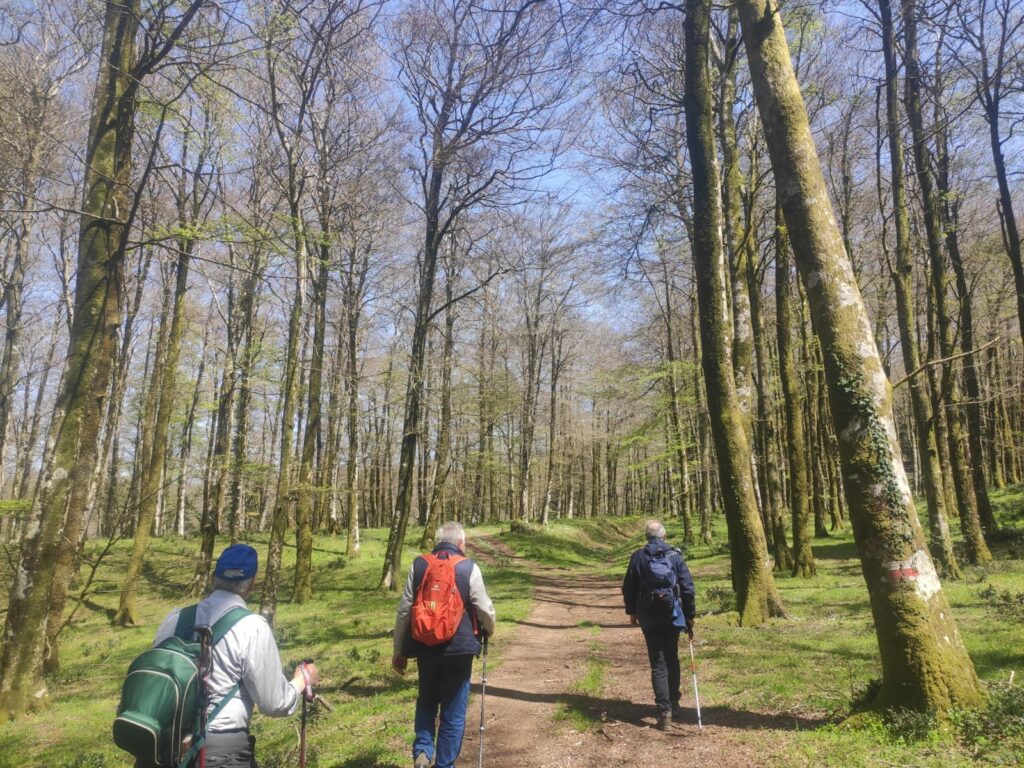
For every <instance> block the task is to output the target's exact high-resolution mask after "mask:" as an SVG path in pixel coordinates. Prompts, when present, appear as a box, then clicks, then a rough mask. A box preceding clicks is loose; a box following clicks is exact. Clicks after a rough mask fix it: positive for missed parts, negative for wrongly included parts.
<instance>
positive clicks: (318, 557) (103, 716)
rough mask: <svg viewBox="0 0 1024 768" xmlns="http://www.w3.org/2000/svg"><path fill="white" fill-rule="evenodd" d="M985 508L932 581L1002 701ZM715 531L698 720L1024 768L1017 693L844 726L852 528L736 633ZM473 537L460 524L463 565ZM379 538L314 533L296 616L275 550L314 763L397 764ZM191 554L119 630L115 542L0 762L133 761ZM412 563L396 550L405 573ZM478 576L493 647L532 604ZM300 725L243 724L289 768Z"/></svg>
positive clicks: (282, 639) (1002, 628)
mask: <svg viewBox="0 0 1024 768" xmlns="http://www.w3.org/2000/svg"><path fill="white" fill-rule="evenodd" d="M993 501H994V505H995V509H996V514H997V516H998V517H999V519H1000V521H1001V522H1002V523H1003V524H1004V525H1005V526H1006V527H1007V533H1006V534H1005V535H1004V536H1003V537H1001V539H1000V541H999V542H997V543H996V545H995V546H994V547H993V553H994V555H995V560H994V561H993V562H992V563H991V564H989V565H986V566H985V567H983V568H975V567H967V568H965V576H964V578H963V579H962V580H960V581H956V582H953V581H946V582H944V589H945V591H946V594H947V598H948V599H949V601H950V604H951V606H952V609H953V611H954V613H955V616H956V619H957V622H958V625H959V629H960V632H961V635H962V636H963V639H964V642H965V643H966V645H967V648H968V650H969V652H970V654H971V657H972V658H973V660H974V663H975V666H976V668H977V670H978V674H979V676H980V677H981V678H982V680H983V681H985V682H986V684H988V685H991V686H993V691H999V690H1001V689H1000V688H998V684H999V683H1000V682H1003V681H1006V680H1007V679H1008V677H1009V675H1010V672H1011V671H1014V670H1016V672H1017V686H1018V688H1017V690H1019V686H1021V685H1024V680H1022V678H1024V621H1022V620H1021V619H1020V616H1019V615H1018V614H1017V613H1016V612H1015V611H1016V608H1015V606H1016V605H1017V603H1016V599H1017V596H1019V595H1022V594H1024V561H1022V559H1021V558H1022V557H1024V540H1022V538H1021V536H1020V534H1019V531H1021V530H1022V529H1024V489H1013V490H1009V491H1002V492H999V493H995V494H993ZM668 527H669V538H670V540H672V541H675V542H678V541H680V540H681V538H682V531H681V526H680V525H679V524H678V522H677V521H669V523H668ZM477 531H482V532H484V533H488V534H490V535H495V536H497V537H498V538H499V539H500V540H501V541H502V542H504V543H505V544H506V545H507V546H509V547H510V548H511V549H513V550H514V551H515V552H517V553H518V554H519V555H522V556H525V557H526V558H528V559H530V560H533V561H536V562H540V563H544V564H547V565H551V566H555V567H559V568H564V569H567V570H571V571H573V572H577V573H588V574H600V575H605V576H608V577H609V578H615V579H619V578H621V576H622V573H623V571H624V569H625V565H626V562H627V559H628V556H629V553H630V552H631V551H632V549H634V548H635V547H638V546H640V545H641V544H642V543H643V534H642V532H643V521H642V520H640V519H638V518H615V519H599V520H575V521H561V522H553V523H552V524H551V525H549V526H548V527H547V528H541V527H539V526H537V527H535V528H533V529H531V530H530V531H527V532H517V533H509V532H508V531H507V530H506V529H503V528H499V527H498V526H488V527H484V528H482V529H477ZM715 534H716V538H715V541H714V543H713V544H711V545H698V546H694V547H691V548H689V551H688V552H687V558H688V560H689V563H690V566H691V569H692V571H693V573H694V577H695V580H696V585H697V606H698V619H697V639H698V646H697V657H698V674H699V676H700V685H701V700H702V705H703V706H704V708H705V712H706V716H707V718H708V719H718V720H719V721H720V722H729V723H730V724H732V725H734V726H735V729H734V731H732V732H733V733H734V734H735V735H734V736H733V737H732V738H736V739H737V740H739V741H746V742H749V743H750V744H751V745H752V746H753V747H754V748H755V749H756V753H757V754H758V755H761V756H762V757H761V758H760V759H762V760H763V763H764V764H765V765H769V766H780V768H781V766H787V767H788V766H804V765H805V766H837V767H838V766H865V768H867V767H868V766H872V767H873V768H877V767H878V766H885V765H899V766H903V765H908V766H936V768H938V766H942V767H943V768H947V767H948V766H969V765H1024V759H1022V758H1021V755H1024V720H1021V721H1020V729H1019V730H1018V731H1014V730H1013V728H1014V727H1015V725H1014V724H1015V723H1017V722H1018V720H1017V719H1015V718H1021V717H1024V715H1022V714H1021V711H1019V710H1024V703H1022V702H1020V701H1018V699H1014V698H1012V696H1011V697H1010V699H1009V700H1008V703H1007V701H1003V700H1002V699H999V696H995V697H993V700H999V701H1001V702H1002V703H1000V704H999V707H996V708H993V709H991V710H990V711H982V712H978V713H964V714H963V715H962V716H961V715H958V716H957V718H954V720H955V723H954V726H955V727H947V728H946V729H945V730H944V731H943V730H940V729H938V728H936V727H935V726H934V724H931V723H930V722H922V721H920V719H917V720H914V718H912V717H908V718H904V719H903V721H900V722H895V723H892V722H889V723H885V722H882V721H880V720H877V719H871V718H861V719H860V720H858V721H857V724H856V725H854V724H853V722H852V721H846V722H844V718H846V717H847V716H848V715H849V714H850V713H851V711H852V709H851V702H852V701H853V700H854V699H855V698H856V697H857V696H858V695H859V693H860V692H862V691H863V690H864V689H865V688H866V687H867V686H868V685H870V683H871V681H872V680H874V679H876V678H878V677H879V675H880V667H879V662H878V652H877V646H876V640H875V635H874V630H873V626H872V622H871V616H870V612H869V610H868V606H867V593H866V590H865V587H864V581H863V577H862V575H861V573H860V566H859V564H858V562H857V559H856V549H855V547H854V545H853V541H852V537H851V536H850V534H849V531H848V530H847V531H844V532H839V533H837V534H836V535H834V536H832V537H830V538H829V539H825V540H815V542H814V552H815V556H816V558H817V563H818V575H817V576H815V577H814V578H811V579H796V578H793V577H791V576H789V574H776V583H777V585H778V588H779V592H780V594H781V595H782V598H783V601H784V602H785V605H786V608H787V610H788V611H789V613H790V618H788V619H781V620H772V621H771V622H769V623H768V624H767V625H766V626H764V627H760V628H741V627H737V626H736V615H735V613H734V604H733V603H734V600H733V597H732V591H731V588H730V584H729V558H728V554H727V552H726V551H725V548H724V547H723V542H724V541H725V532H724V528H722V526H721V521H720V519H719V520H718V527H717V528H716V531H715ZM475 535H476V531H470V536H469V550H470V552H469V554H471V555H472V553H473V548H474V541H473V540H474V536H475ZM954 535H955V536H956V535H958V531H957V530H956V526H955V525H954ZM385 539H386V532H385V531H373V530H371V531H366V532H365V539H364V546H363V552H362V555H361V556H360V557H359V558H356V559H351V560H350V559H348V558H346V557H345V556H344V553H343V550H344V543H343V542H341V541H338V540H336V539H332V538H328V537H318V538H317V540H316V549H315V551H314V567H315V589H316V595H315V599H314V601H313V602H312V603H310V604H308V605H302V606H300V605H294V604H292V603H291V602H289V597H290V591H291V583H290V578H291V575H292V565H293V562H294V549H292V548H290V547H289V548H287V549H286V550H285V571H284V574H285V582H284V584H283V586H282V594H281V598H282V600H281V603H280V605H279V608H278V626H277V636H278V638H279V644H280V647H281V654H282V657H283V658H284V660H285V663H286V665H288V666H289V667H290V666H291V665H293V664H294V663H295V662H297V661H298V660H300V659H302V658H306V657H313V658H315V659H317V661H318V663H319V664H320V667H321V670H322V671H323V676H324V679H323V685H322V692H323V694H324V696H325V697H326V698H327V699H328V700H329V701H330V702H331V703H332V704H333V705H334V712H332V713H328V712H326V711H318V710H314V711H313V712H312V714H311V720H310V725H309V731H308V733H309V743H310V752H311V760H310V766H311V768H314V766H321V767H327V766H330V767H331V768H396V767H397V768H400V767H401V766H405V765H406V764H407V763H408V743H409V741H410V739H411V735H412V708H413V702H414V699H415V694H416V691H415V671H414V670H411V672H410V674H409V675H407V676H406V677H405V678H399V677H397V676H396V675H394V674H393V673H392V672H391V671H390V667H389V664H390V657H391V640H390V632H391V628H392V625H393V621H394V609H395V604H396V599H397V598H396V596H395V595H394V594H393V593H386V592H383V591H379V590H377V589H376V584H377V582H378V581H379V577H380V568H381V561H382V557H383V549H384V543H385ZM417 539H418V533H417V532H416V531H411V532H410V535H409V541H410V542H415V541H416V540H417ZM253 543H254V545H255V546H257V548H258V549H259V551H260V554H261V556H265V552H266V538H265V537H255V539H254V541H253ZM222 544H223V542H219V545H222ZM197 546H198V544H197V542H196V541H194V540H179V539H175V538H166V539H161V540H158V541H155V542H154V543H153V545H152V548H151V552H152V554H151V558H150V564H149V566H148V567H147V568H146V570H145V572H144V574H143V580H144V585H143V588H142V589H140V605H139V615H140V619H141V620H142V621H143V622H144V624H143V626H141V627H138V628H131V629H115V628H113V627H111V626H110V624H109V617H110V615H111V614H112V612H113V610H114V608H116V605H117V600H118V594H119V589H120V574H122V573H123V572H124V568H125V564H126V562H127V558H128V552H129V549H130V542H121V543H120V544H118V545H117V546H116V547H115V548H114V550H113V551H112V552H111V554H110V555H109V557H108V559H107V560H106V561H105V562H104V564H103V566H102V567H101V568H100V570H99V573H98V579H97V582H96V583H95V585H94V586H95V592H94V593H93V594H92V595H90V597H89V599H88V601H87V603H86V604H85V605H83V606H82V607H81V608H80V609H79V611H78V613H77V614H76V616H75V619H74V622H73V623H72V625H71V626H70V627H69V628H68V629H67V630H66V631H65V634H64V635H63V636H62V663H63V666H62V669H61V671H60V673H58V674H57V675H55V676H54V677H53V678H52V679H51V680H50V693H51V705H50V707H49V708H48V709H46V710H45V711H43V712H41V713H39V714H34V715H30V716H28V717H26V718H25V719H23V720H22V721H20V722H17V723H8V724H3V725H0V768H7V766H11V767H12V768H13V766H19V768H21V767H24V768H31V767H33V766H48V767H52V768H120V767H122V766H129V765H130V761H129V760H128V759H127V758H126V757H125V756H124V755H123V753H121V752H120V751H119V750H117V748H116V747H115V746H114V745H113V743H112V741H111V739H110V736H109V734H110V723H111V721H112V719H113V713H114V710H115V708H116V706H117V699H118V694H119V689H120V684H121V680H122V676H123V674H124V671H125V669H126V668H127V666H128V664H129V662H130V661H131V660H132V658H134V657H135V656H136V655H137V654H138V653H139V652H140V651H142V650H143V649H144V648H145V647H147V646H148V645H149V643H150V642H151V641H152V636H153V632H154V630H155V628H156V625H157V624H158V622H159V621H161V620H162V619H163V617H164V616H165V615H166V614H167V612H168V611H169V610H171V609H172V608H173V607H176V606H178V605H181V604H184V603H185V602H186V600H185V598H184V597H183V592H184V589H185V586H186V584H187V582H188V581H189V578H190V575H191V571H192V568H193V564H194V558H195V553H196V549H197ZM96 549H98V546H97V547H91V548H90V550H91V551H92V552H95V551H96ZM479 549H480V550H488V549H489V547H487V546H486V545H481V546H480V547H479ZM414 554H415V549H414V548H413V547H411V546H410V547H407V549H406V555H405V558H406V559H405V563H406V565H408V563H409V562H410V561H411V559H412V557H413V556H414ZM485 578H486V581H487V585H488V590H489V591H490V593H491V595H492V597H493V598H494V602H495V604H496V606H497V609H498V615H499V626H498V633H499V637H505V636H507V635H506V633H511V631H512V627H514V625H515V623H516V622H519V621H522V620H523V619H525V618H526V616H527V613H528V611H529V608H530V601H531V594H532V582H531V575H530V572H529V568H527V567H526V565H525V564H524V562H523V560H522V559H521V558H519V557H504V556H497V557H496V558H495V565H492V566H490V567H487V568H486V569H485ZM1007 595H1009V597H1008V598H1007V597H1006V596H1007ZM0 607H2V606H0ZM580 626H581V627H582V628H585V629H588V630H589V631H591V632H592V633H594V636H593V640H592V644H591V649H590V653H589V654H588V659H587V662H586V666H585V668H584V670H583V673H582V676H581V678H580V679H579V680H578V681H577V682H576V685H575V686H574V687H573V690H572V691H568V692H566V696H565V697H564V702H563V708H564V711H565V715H564V717H566V719H567V720H568V722H569V723H570V724H571V725H572V726H573V727H578V728H581V729H583V730H586V729H588V728H592V727H594V726H595V724H596V723H597V722H598V720H599V716H598V715H596V714H595V713H600V712H601V711H602V703H603V701H604V700H603V699H602V696H603V695H604V694H603V683H604V679H605V677H606V675H607V674H608V671H609V670H608V669H607V667H606V666H605V662H603V661H602V660H601V656H600V643H601V634H600V628H599V627H596V626H586V622H584V623H581V625H580ZM501 645H502V644H501V643H496V644H495V646H494V648H493V649H492V651H491V661H492V663H494V664H496V665H500V661H501V658H500V657H501ZM1004 687H1005V686H1004ZM1013 695H1016V694H1013ZM647 697H648V692H647V691H638V692H636V693H635V694H634V697H633V698H634V699H635V700H637V701H646V700H647ZM685 703H687V699H686V695H685V694H684V704H685ZM999 723H1002V724H1008V725H996V724H999ZM295 727H296V720H295V719H282V720H274V719H270V718H261V717H257V718H256V719H255V720H254V725H253V729H254V731H255V732H256V733H257V735H258V737H259V746H258V756H259V759H260V764H261V766H263V768H275V767H276V766H285V765H289V766H290V765H293V764H294V762H295V760H294V754H295V745H296V738H295ZM1000 728H1003V729H1004V730H999V729H1000Z"/></svg>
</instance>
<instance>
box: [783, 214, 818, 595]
mask: <svg viewBox="0 0 1024 768" xmlns="http://www.w3.org/2000/svg"><path fill="white" fill-rule="evenodd" d="M775 219H776V221H775V332H776V335H777V336H778V346H779V378H780V379H781V381H782V398H783V401H784V403H785V411H786V455H787V458H788V459H789V508H790V515H791V517H792V521H793V563H792V568H793V574H794V575H796V576H813V575H814V574H815V571H816V567H815V564H814V552H813V551H812V549H811V503H810V479H809V478H808V476H807V459H806V455H807V444H806V437H807V436H806V432H805V430H804V415H803V411H804V408H803V403H802V402H801V399H802V398H801V396H800V391H801V390H800V382H799V379H798V375H797V370H796V358H795V356H794V355H793V307H792V305H793V290H792V273H791V270H792V261H791V259H790V258H789V236H788V234H787V232H786V228H785V222H784V221H783V220H782V211H781V208H779V207H777V210H776V215H775Z"/></svg>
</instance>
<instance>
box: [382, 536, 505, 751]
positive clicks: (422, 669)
mask: <svg viewBox="0 0 1024 768" xmlns="http://www.w3.org/2000/svg"><path fill="white" fill-rule="evenodd" d="M465 549H466V533H465V531H464V530H463V528H462V526H461V525H460V524H459V523H456V522H448V523H445V524H444V525H442V526H441V528H440V529H439V530H438V532H437V546H436V547H434V550H433V552H431V553H430V554H427V555H420V556H419V557H417V558H416V560H415V561H413V564H412V567H411V568H410V569H409V578H408V579H407V580H406V583H405V591H404V592H403V593H402V600H401V602H400V603H399V605H398V615H397V617H396V619H395V645H394V648H395V652H394V656H393V657H392V659H391V666H392V667H393V668H394V670H395V671H396V672H397V673H398V674H400V675H404V674H405V669H406V666H407V664H408V660H409V659H410V658H415V659H416V664H417V668H418V670H419V692H418V694H417V697H416V720H415V730H416V736H415V739H414V740H413V746H412V755H413V766H414V768H429V766H430V765H432V764H433V765H434V766H435V768H452V766H454V765H455V760H456V758H457V757H458V756H459V752H460V751H461V749H462V736H463V732H464V731H465V726H466V707H467V705H468V703H469V678H470V674H471V673H472V670H473V657H474V656H477V655H479V653H480V650H481V641H482V639H483V638H485V637H487V636H489V635H491V634H492V633H493V632H494V605H493V604H492V603H491V598H490V597H488V596H487V590H486V589H485V587H484V577H483V574H482V573H481V572H480V567H479V566H478V565H477V564H476V563H475V562H473V561H472V560H470V559H469V558H467V557H466V556H465ZM438 715H440V724H438V722H437V721H438ZM435 734H436V736H435Z"/></svg>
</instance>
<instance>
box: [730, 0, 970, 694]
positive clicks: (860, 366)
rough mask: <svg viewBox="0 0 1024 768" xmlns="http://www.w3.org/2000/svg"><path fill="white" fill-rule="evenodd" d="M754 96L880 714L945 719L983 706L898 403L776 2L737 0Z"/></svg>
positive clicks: (771, 0) (767, 0) (772, 0)
mask: <svg viewBox="0 0 1024 768" xmlns="http://www.w3.org/2000/svg"><path fill="white" fill-rule="evenodd" d="M739 11H740V21H741V24H742V27H743V38H744V42H745V44H746V49H747V57H748V59H749V61H750V67H751V74H752V83H753V90H754V96H755V99H756V101H757V105H758V110H759V112H760V114H761V120H762V124H763V125H764V129H765V136H766V137H767V142H768V150H769V154H770V156H771V160H772V168H773V170H774V173H775V179H776V184H777V187H778V194H779V197H780V199H781V202H782V207H783V211H784V214H785V218H786V225H787V228H788V230H789V233H790V242H791V244H792V246H793V249H794V253H795V256H796V262H797V267H798V268H799V270H800V273H801V275H802V277H803V278H804V282H805V285H806V287H807V293H808V298H809V299H810V307H811V312H812V316H813V317H814V319H815V330H816V331H817V333H818V334H819V336H820V338H821V343H822V349H823V352H824V363H825V374H826V376H827V381H828V390H829V399H830V402H831V406H832V415H833V418H834V419H835V423H836V434H837V435H838V439H839V451H840V456H841V459H842V468H843V481H844V487H845V489H846V494H847V503H848V506H849V512H850V521H851V523H852V526H853V533H854V538H855V540H856V543H857V548H858V551H859V552H860V556H861V568H862V571H863V573H864V578H865V581H866V582H867V587H868V594H869V598H870V603H871V610H872V614H873V616H874V620H875V631H876V634H877V636H878V645H879V651H880V653H881V661H882V685H881V688H880V690H879V694H878V697H877V698H876V700H875V702H874V703H875V705H876V706H878V707H906V708H910V709H915V710H933V711H939V712H945V711H948V710H949V709H950V708H951V707H953V706H957V705H965V706H971V705H975V704H977V703H978V702H979V701H980V700H981V698H982V694H981V690H980V687H979V683H978V679H977V676H976V674H975V672H974V666H973V665H972V663H971V660H970V657H969V656H968V655H967V651H966V649H965V648H964V645H963V641H962V640H961V639H960V635H959V633H958V631H957V627H956V622H955V621H954V620H953V617H952V614H951V613H950V609H949V603H948V602H947V601H946V597H945V594H944V593H943V591H942V586H941V584H940V582H939V579H938V576H937V574H936V572H935V566H934V564H933V562H932V559H931V557H930V556H929V555H928V552H927V548H926V545H925V541H924V534H923V532H922V530H921V526H920V523H919V522H918V519H917V514H916V511H915V510H914V502H913V498H912V496H911V494H910V487H909V485H908V483H907V478H906V475H905V473H904V470H903V463H902V459H901V456H900V450H899V445H898V443H897V440H896V428H895V423H894V421H893V414H892V392H891V387H890V385H889V382H888V380H887V378H886V376H885V373H884V371H883V370H882V364H881V360H880V359H879V356H878V350H877V347H876V346H875V341H874V331H873V328H872V326H871V322H870V319H869V318H868V315H867V312H866V310H865V307H864V302H863V299H862V298H861V295H860V289H859V288H858V286H857V282H856V279H855V277H854V274H853V268H852V266H851V264H850V260H849V258H848V256H847V255H846V251H845V248H844V246H843V239H842V233H841V232H840V231H839V228H838V226H837V225H836V220H835V216H834V214H833V212H832V209H831V205H830V203H829V197H828V193H827V189H826V186H825V180H824V177H823V175H822V171H821V165H820V162H819V160H818V155H817V152H816V150H815V147H814V140H813V138H812V135H811V131H810V125H809V121H808V119H807V111H806V108H805V106H804V102H803V96H802V94H801V93H800V87H799V85H798V84H797V80H796V76H795V74H794V72H793V64H792V60H791V59H790V54H789V45H788V43H787V40H786V35H785V30H784V29H783V26H782V19H781V18H780V15H779V9H778V6H777V5H776V3H775V1H774V0H739Z"/></svg>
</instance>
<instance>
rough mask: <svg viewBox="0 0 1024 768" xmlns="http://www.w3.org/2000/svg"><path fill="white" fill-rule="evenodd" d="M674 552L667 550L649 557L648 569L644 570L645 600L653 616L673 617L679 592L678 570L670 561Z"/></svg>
mask: <svg viewBox="0 0 1024 768" xmlns="http://www.w3.org/2000/svg"><path fill="white" fill-rule="evenodd" d="M674 552H675V550H673V549H665V550H662V551H660V552H658V553H657V554H654V555H651V554H648V556H647V567H646V568H644V569H643V583H644V589H643V599H644V600H645V601H646V603H647V609H648V612H649V613H650V614H651V615H652V616H659V617H663V618H666V619H668V618H671V617H672V609H673V608H674V607H675V604H676V597H677V592H678V589H677V583H676V569H675V568H674V567H673V565H672V560H671V559H670V558H671V556H672V554H673V553H674Z"/></svg>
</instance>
